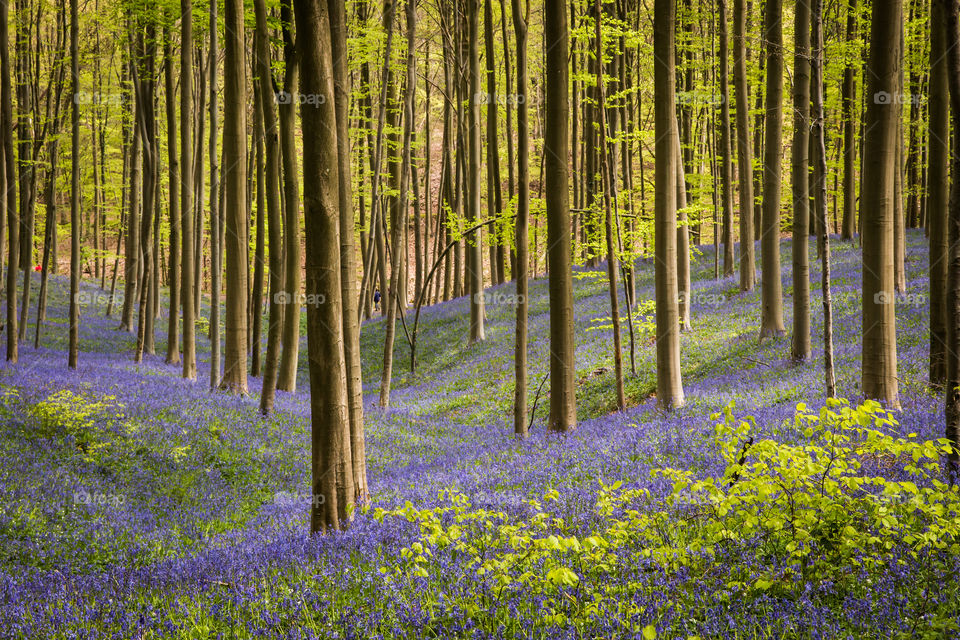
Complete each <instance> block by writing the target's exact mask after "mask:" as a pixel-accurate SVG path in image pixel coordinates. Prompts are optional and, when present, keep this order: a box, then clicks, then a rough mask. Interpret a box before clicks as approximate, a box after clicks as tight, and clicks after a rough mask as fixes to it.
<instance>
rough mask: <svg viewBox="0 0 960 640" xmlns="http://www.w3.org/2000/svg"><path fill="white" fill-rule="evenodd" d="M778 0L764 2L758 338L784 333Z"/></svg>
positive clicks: (781, 104)
mask: <svg viewBox="0 0 960 640" xmlns="http://www.w3.org/2000/svg"><path fill="white" fill-rule="evenodd" d="M782 9H783V7H782V3H781V0H767V1H766V16H765V24H764V39H765V40H766V61H767V77H766V82H767V99H766V108H767V111H766V122H765V123H764V158H763V237H762V238H761V241H760V253H761V262H762V287H761V296H760V297H761V300H760V304H761V305H762V307H763V309H762V317H761V323H760V338H761V339H763V338H765V337H778V336H782V335H783V334H784V327H783V289H782V285H781V283H780V151H781V149H780V139H781V131H782V128H783V37H782V33H781V24H780V17H781V13H782Z"/></svg>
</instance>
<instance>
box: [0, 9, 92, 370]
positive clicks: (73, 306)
mask: <svg viewBox="0 0 960 640" xmlns="http://www.w3.org/2000/svg"><path fill="white" fill-rule="evenodd" d="M5 9H6V5H4V10H5ZM4 32H6V31H4ZM79 33H80V17H79V13H78V9H77V0H70V78H71V83H70V84H71V87H72V88H73V95H75V96H76V95H79V94H80V45H79V41H80V36H79ZM8 95H9V94H8ZM6 106H7V105H6V104H4V111H6ZM70 116H71V137H72V144H71V151H70V158H71V163H70V164H71V165H72V167H73V171H72V174H71V178H70V188H71V189H70V190H71V193H70V345H69V352H68V356H67V366H68V367H70V368H71V369H76V368H77V364H78V361H79V359H80V304H79V301H78V300H77V297H78V296H79V293H80V162H79V158H80V105H79V104H78V103H77V101H76V100H74V101H73V108H72V109H71V114H70ZM8 159H9V158H8ZM10 175H11V174H10V172H8V173H7V176H8V180H9V177H10ZM7 186H8V187H9V184H8V185H7ZM8 215H9V213H8ZM15 228H16V227H15V226H14V225H13V224H12V223H11V224H10V242H11V244H10V247H11V250H10V264H9V265H8V266H7V269H8V270H9V272H10V273H14V276H13V277H8V278H7V286H8V287H11V288H12V289H13V290H14V297H13V299H14V300H15V299H16V275H15V272H16V268H15V267H16V260H15V257H14V252H13V247H14V244H13V236H14V234H15V233H16V232H15ZM7 295H8V304H9V300H10V298H9V295H10V293H9V292H8V294H7ZM7 315H8V318H7V322H8V327H7V336H8V337H7V340H8V342H7V360H10V359H11V358H10V342H9V340H10V338H9V336H11V335H14V334H15V333H16V331H15V329H16V310H14V312H13V313H12V314H11V311H10V310H9V309H8V310H7ZM11 318H12V323H11ZM14 340H15V339H14ZM13 346H14V350H13V361H14V362H16V342H14V345H13Z"/></svg>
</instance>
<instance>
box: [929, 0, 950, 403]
mask: <svg viewBox="0 0 960 640" xmlns="http://www.w3.org/2000/svg"><path fill="white" fill-rule="evenodd" d="M945 11H946V7H945V6H944V3H943V2H941V1H939V0H934V1H933V2H932V3H931V6H930V84H929V89H928V92H929V96H928V101H927V108H928V113H929V115H928V122H929V129H928V139H927V145H928V152H927V162H928V163H929V164H928V165H927V185H928V187H927V188H928V192H927V216H926V217H927V221H928V229H929V230H930V236H929V242H930V255H929V269H930V384H931V385H932V386H934V387H939V386H941V385H942V384H943V383H944V380H945V376H946V357H947V352H946V346H947V312H948V307H947V300H946V297H947V249H948V245H947V236H948V233H947V207H948V204H949V203H948V198H949V193H948V184H949V182H948V172H949V153H950V137H949V136H950V120H949V118H950V113H949V107H950V104H949V100H950V95H949V87H948V83H947V73H948V70H947V60H946V55H947V52H946V46H945V44H944V41H945V39H946V33H945V31H944V28H943V25H944V24H946V21H947V16H946V15H945Z"/></svg>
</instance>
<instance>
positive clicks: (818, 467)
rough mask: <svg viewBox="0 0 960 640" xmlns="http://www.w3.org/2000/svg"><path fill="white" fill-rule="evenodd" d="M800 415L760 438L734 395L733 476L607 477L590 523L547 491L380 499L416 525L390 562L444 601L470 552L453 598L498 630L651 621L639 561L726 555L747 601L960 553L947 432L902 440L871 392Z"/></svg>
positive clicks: (730, 577) (707, 567)
mask: <svg viewBox="0 0 960 640" xmlns="http://www.w3.org/2000/svg"><path fill="white" fill-rule="evenodd" d="M720 417H721V416H720V414H715V415H714V419H718V418H720ZM794 425H795V427H796V428H797V432H796V433H797V436H798V437H801V436H802V438H801V439H800V441H798V442H792V443H791V442H778V441H776V440H774V439H771V438H763V439H760V438H759V435H757V434H756V433H755V431H756V429H755V425H754V422H753V420H752V419H750V418H748V419H745V420H738V419H736V418H735V417H734V414H733V405H732V404H731V405H728V406H727V408H726V409H725V410H724V412H723V415H722V420H721V421H720V422H719V423H718V424H717V425H716V438H717V445H718V447H719V451H720V454H721V456H722V458H723V460H724V462H725V463H726V464H725V470H724V472H723V473H722V475H719V476H717V477H705V478H697V477H696V476H695V475H694V474H693V473H691V472H689V471H684V470H678V469H657V470H654V472H653V474H654V476H655V477H660V478H663V479H665V480H667V481H668V482H667V486H666V487H665V490H664V494H663V495H656V494H655V493H654V492H652V491H651V490H650V489H647V488H627V487H624V486H623V484H622V483H621V482H615V483H613V484H612V485H610V486H607V485H604V484H603V482H602V481H601V483H600V491H599V493H598V496H597V503H596V512H595V515H594V517H593V518H592V520H591V521H590V522H588V523H586V524H585V525H574V524H572V523H570V522H567V521H566V520H565V519H564V518H561V517H558V516H557V515H556V514H555V513H552V512H550V511H549V510H547V509H545V508H544V507H543V505H542V504H541V502H540V501H538V500H528V501H526V503H525V505H526V507H527V508H528V510H529V511H530V512H531V513H530V515H524V517H523V518H522V519H517V518H515V517H511V516H510V515H508V514H507V513H505V512H503V511H491V510H487V509H477V508H474V507H473V506H472V505H471V503H470V499H469V498H468V497H467V496H465V495H463V494H460V493H455V492H447V493H445V494H441V499H442V500H443V503H442V504H441V506H438V507H436V508H433V509H416V508H415V507H414V506H413V505H412V504H410V503H409V502H408V503H407V504H406V505H405V506H404V507H403V508H399V509H394V510H390V511H386V510H383V509H377V510H376V511H375V514H374V515H375V517H376V518H378V519H383V518H387V517H396V518H405V519H406V520H408V521H410V522H411V523H415V524H418V525H419V531H420V535H419V538H418V539H417V541H416V542H414V543H413V544H411V545H410V546H408V547H405V548H403V549H402V551H401V560H402V561H401V562H399V563H397V564H396V565H395V566H394V567H393V568H386V567H384V568H382V569H381V573H383V574H385V575H387V576H388V578H389V579H392V580H398V581H403V580H415V581H417V583H418V584H417V585H416V586H417V588H418V589H419V591H420V593H421V597H422V598H423V600H424V602H425V606H427V607H431V606H438V604H439V603H440V602H441V601H442V600H443V599H444V598H448V599H449V597H450V591H449V590H446V591H443V595H441V589H440V588H439V587H438V586H437V585H438V583H439V582H442V581H443V579H444V576H443V574H442V572H443V569H442V568H441V567H442V566H444V565H446V566H449V563H448V562H447V561H446V560H445V559H441V558H440V556H441V555H445V554H450V555H452V556H456V555H461V554H466V556H467V557H468V558H469V562H468V563H467V567H468V571H471V572H472V573H473V575H467V576H465V578H467V579H469V580H473V581H476V582H478V583H479V584H480V586H479V588H478V589H477V590H478V591H479V593H470V592H466V591H465V592H463V593H464V595H463V596H462V598H461V599H460V600H459V601H457V602H456V603H455V605H456V607H458V608H459V609H460V610H462V611H463V612H465V613H466V614H467V615H468V616H469V617H471V618H472V619H474V620H475V621H477V622H478V623H479V624H481V625H483V626H484V627H486V628H488V629H491V630H495V629H498V628H503V626H506V628H511V627H513V626H515V625H516V622H517V618H518V617H523V618H532V619H534V620H535V621H536V622H537V623H539V624H545V625H559V626H567V625H569V626H572V627H574V628H577V629H581V630H582V629H588V628H589V627H590V626H591V625H593V624H597V623H600V622H601V621H602V620H603V619H605V618H608V617H610V616H615V617H616V618H617V619H620V620H624V621H633V622H632V623H628V624H627V625H626V626H627V627H628V628H631V627H632V630H633V632H634V633H644V630H645V629H646V628H647V627H648V626H649V625H648V624H647V623H649V622H650V620H649V619H645V618H644V615H645V613H644V611H643V610H642V608H641V607H639V606H638V605H637V604H636V601H635V599H634V598H633V597H632V596H634V595H635V594H636V592H637V591H638V590H640V589H643V588H646V587H644V586H643V585H642V584H641V583H640V582H637V581H636V580H633V577H634V576H636V568H637V567H642V568H644V569H645V570H648V571H657V572H661V573H665V574H666V575H667V576H680V575H681V574H682V575H683V576H685V579H687V580H689V579H690V578H691V577H697V576H704V575H706V574H707V573H708V572H714V573H715V572H717V571H720V569H718V566H721V563H726V564H723V565H722V566H723V569H722V572H723V577H722V581H723V585H722V586H723V587H724V592H723V593H721V594H718V597H721V598H729V599H731V600H733V599H738V600H741V601H743V600H747V601H750V600H753V599H759V598H769V597H771V596H772V597H790V594H791V593H796V592H800V591H802V585H803V584H809V583H819V582H822V581H831V583H832V584H834V585H837V588H838V589H843V588H853V587H855V586H856V585H855V584H854V582H855V581H856V580H857V579H858V578H857V576H858V575H859V576H862V575H863V572H864V571H865V572H867V573H868V574H870V573H872V572H877V571H882V570H883V568H884V567H885V566H890V563H901V564H902V563H905V562H913V561H917V560H919V559H920V558H921V557H923V558H931V557H932V558H936V557H937V556H938V554H958V553H960V537H958V536H960V494H958V491H957V489H956V488H951V487H950V486H948V485H947V484H946V483H945V482H943V481H942V480H941V479H940V477H939V476H940V475H941V469H940V458H941V456H943V455H944V454H945V452H946V450H947V441H946V440H938V441H922V442H921V441H918V440H917V439H916V437H915V434H911V435H909V436H907V437H899V436H898V435H897V434H896V433H895V432H894V430H893V429H892V427H893V426H895V425H896V422H895V421H894V420H893V418H892V416H891V415H890V414H889V413H887V412H886V411H884V410H883V409H882V408H881V407H880V405H879V404H877V403H876V402H873V401H867V402H865V403H863V404H862V405H860V406H858V407H851V406H850V405H849V404H848V403H847V402H845V401H840V400H830V401H829V402H828V404H827V406H825V407H824V408H823V409H821V410H820V412H819V413H812V412H810V411H808V410H807V408H806V407H805V406H804V405H803V404H799V405H797V411H796V415H795V418H794ZM755 439H756V441H755ZM543 499H544V500H545V501H546V502H551V501H557V502H559V501H560V495H559V493H558V492H557V491H555V490H551V491H548V492H547V493H546V494H545V495H544V496H543ZM431 585H433V586H434V587H437V588H436V590H435V591H431ZM444 606H447V607H448V606H449V603H447V604H445V605H444Z"/></svg>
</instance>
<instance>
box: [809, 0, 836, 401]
mask: <svg viewBox="0 0 960 640" xmlns="http://www.w3.org/2000/svg"><path fill="white" fill-rule="evenodd" d="M812 20H813V28H812V34H811V37H810V39H811V43H810V44H811V46H812V47H813V62H812V64H811V73H810V78H811V81H812V82H811V84H812V86H813V108H812V111H813V112H812V113H811V114H810V115H811V118H812V120H813V122H812V124H813V129H812V131H811V136H812V137H813V139H814V143H815V145H816V147H817V163H818V165H819V167H818V171H817V173H816V176H817V180H816V184H814V188H815V189H816V192H817V194H818V197H817V199H816V201H817V211H816V215H817V217H818V218H819V220H820V225H819V226H820V229H821V230H822V233H821V234H820V235H819V238H818V239H819V242H820V288H821V289H822V293H823V379H824V385H825V388H826V396H827V397H828V398H833V397H834V396H835V395H836V375H835V373H834V371H833V300H832V299H831V294H830V233H829V231H828V229H827V149H826V143H825V141H824V132H823V120H824V114H823V0H814V2H813V18H812Z"/></svg>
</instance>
